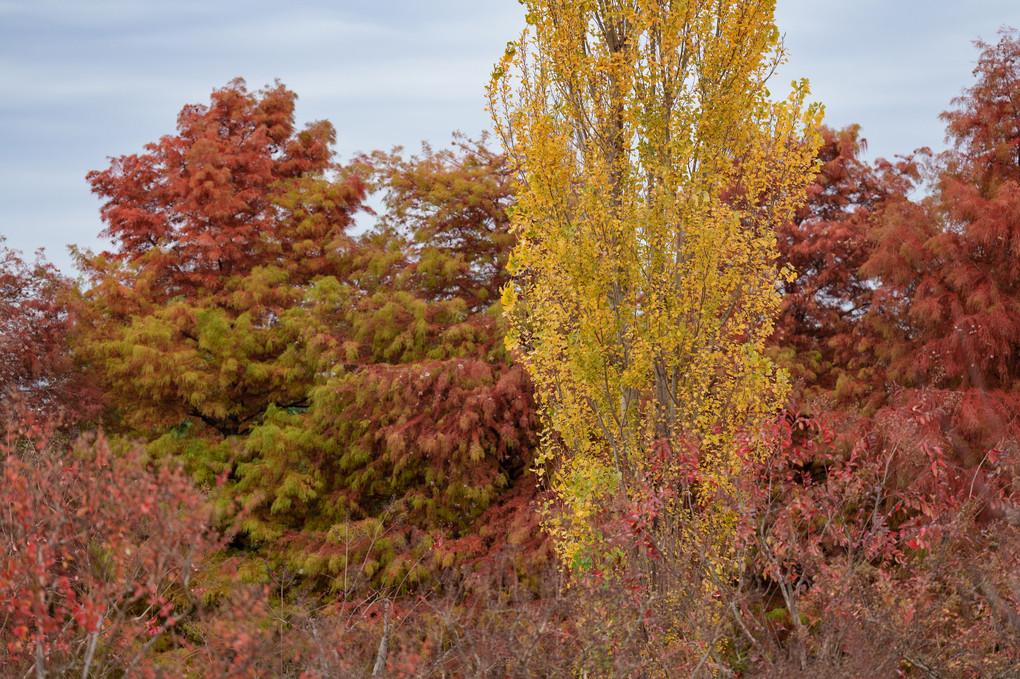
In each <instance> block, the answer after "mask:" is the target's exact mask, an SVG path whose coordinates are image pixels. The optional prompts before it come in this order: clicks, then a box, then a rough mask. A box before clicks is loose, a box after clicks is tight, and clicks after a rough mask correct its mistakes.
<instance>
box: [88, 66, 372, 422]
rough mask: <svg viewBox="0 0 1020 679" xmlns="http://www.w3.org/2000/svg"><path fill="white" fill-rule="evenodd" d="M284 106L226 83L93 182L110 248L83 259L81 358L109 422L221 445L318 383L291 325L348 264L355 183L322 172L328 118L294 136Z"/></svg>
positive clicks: (290, 105)
mask: <svg viewBox="0 0 1020 679" xmlns="http://www.w3.org/2000/svg"><path fill="white" fill-rule="evenodd" d="M295 99H296V96H295V95H294V94H293V93H292V92H290V91H289V90H287V89H286V88H285V87H284V86H283V85H281V84H279V83H277V85H276V86H275V87H272V88H269V89H266V90H263V91H261V92H258V93H249V92H248V91H247V89H246V88H245V84H244V82H243V81H242V80H235V81H233V82H231V83H230V84H228V85H227V86H226V87H224V88H222V89H219V90H216V91H214V92H213V94H212V101H211V103H210V105H208V106H202V105H193V106H187V107H185V108H184V109H183V110H182V111H181V114H180V116H179V117H178V132H177V134H176V135H168V136H165V137H163V138H162V139H161V140H160V141H159V142H158V143H154V144H149V145H148V146H147V147H146V149H147V151H146V153H144V154H141V155H129V156H122V157H120V158H117V159H114V160H113V161H112V162H111V166H110V168H109V169H107V170H104V171H102V172H98V171H97V172H92V173H90V174H89V176H88V178H89V181H90V182H91V184H92V188H93V191H94V192H95V193H96V194H98V195H99V196H100V197H102V198H104V199H105V201H106V202H105V203H104V205H103V208H102V215H103V219H104V221H105V222H106V224H107V228H106V230H105V231H104V232H103V235H105V236H107V237H109V238H111V239H113V240H114V242H115V244H116V246H117V247H116V248H115V249H114V250H113V251H112V252H104V253H101V254H99V255H94V254H92V253H90V252H85V253H81V254H80V256H79V264H80V265H81V266H82V268H83V269H84V270H85V271H86V272H87V274H88V276H89V278H90V279H91V282H92V284H93V286H92V288H91V289H89V290H88V291H87V292H86V299H87V301H88V311H89V317H88V323H87V324H85V325H84V326H83V327H82V337H81V342H80V347H81V352H82V354H83V355H84V356H86V357H88V359H89V360H90V361H91V363H92V365H93V366H94V367H95V368H96V371H97V372H98V374H100V375H101V376H102V378H103V381H104V382H105V386H106V389H107V393H108V395H109V400H110V404H111V406H112V408H113V413H112V414H111V417H110V418H108V423H109V424H115V423H116V424H117V426H119V427H121V428H128V429H130V430H132V431H134V432H136V433H141V434H142V435H145V436H148V437H152V436H154V435H158V434H159V433H163V432H165V431H166V430H167V429H168V428H171V427H177V428H180V427H192V428H193V429H194V430H195V431H198V430H205V431H209V432H212V434H213V436H214V437H221V438H222V437H228V436H233V435H236V434H240V433H243V432H245V431H247V430H248V429H249V428H250V427H251V426H252V425H253V424H254V423H255V421H256V419H257V418H258V417H259V416H260V415H261V414H262V413H263V412H264V411H265V409H266V408H267V407H268V406H269V404H271V403H276V404H278V405H280V406H281V407H288V406H297V405H301V404H302V403H304V401H305V399H306V397H307V392H308V388H309V387H310V386H311V384H312V383H313V382H314V380H315V375H314V369H313V367H312V366H311V365H309V364H308V363H307V362H305V361H304V356H303V354H302V352H300V351H299V349H298V347H297V344H296V343H297V341H298V339H299V338H300V337H301V336H302V329H301V327H300V326H299V325H295V323H294V322H293V316H294V314H295V313H298V311H299V310H298V309H297V307H299V306H300V304H301V302H302V297H303V295H304V294H305V291H306V290H307V288H308V287H309V286H310V285H311V283H312V281H313V280H314V279H316V278H317V277H320V276H324V275H334V274H338V273H340V272H341V271H343V269H344V267H345V266H346V264H345V262H346V261H347V259H348V257H349V249H350V247H351V243H352V241H351V239H350V237H349V236H348V235H347V234H346V229H347V228H348V227H349V226H350V225H351V224H352V223H353V218H352V215H353V213H354V212H355V211H356V210H358V209H359V208H360V207H361V202H362V200H363V199H364V196H365V186H364V182H363V181H362V179H361V178H360V177H359V176H358V175H356V174H353V173H349V172H346V171H344V170H343V168H341V167H339V166H338V165H337V164H336V163H335V162H334V160H333V157H332V149H331V145H332V143H333V141H334V132H333V128H332V126H331V125H330V124H329V123H328V122H325V121H320V122H316V123H311V124H309V125H308V126H307V127H306V128H305V129H304V130H303V131H298V130H297V129H296V128H295V124H294V102H295ZM182 432H183V430H180V429H178V431H177V434H181V433H182Z"/></svg>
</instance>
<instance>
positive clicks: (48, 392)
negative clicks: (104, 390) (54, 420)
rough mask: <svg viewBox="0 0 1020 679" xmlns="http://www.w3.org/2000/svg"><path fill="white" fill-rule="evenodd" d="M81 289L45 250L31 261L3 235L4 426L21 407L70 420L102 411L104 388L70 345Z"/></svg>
mask: <svg viewBox="0 0 1020 679" xmlns="http://www.w3.org/2000/svg"><path fill="white" fill-rule="evenodd" d="M76 295H77V289H76V288H75V286H74V282H73V281H71V280H70V279H69V278H67V277H66V276H62V275H61V274H60V272H58V271H57V270H56V269H55V268H54V267H53V265H52V264H49V263H48V262H46V261H45V260H44V259H43V258H42V253H41V252H40V253H38V254H37V256H36V260H35V262H34V264H28V263H26V262H25V261H24V260H23V259H22V258H21V256H20V253H18V252H17V251H15V250H11V249H9V248H8V247H6V245H5V244H4V239H3V238H2V237H0V403H2V406H0V428H2V427H6V426H7V425H8V422H7V420H10V419H11V418H14V417H15V416H16V415H17V413H18V412H23V411H19V410H18V408H28V409H30V410H31V411H33V412H34V413H35V416H38V417H41V418H42V419H47V418H51V417H58V418H60V419H62V420H63V421H64V423H65V424H67V425H71V424H74V423H76V422H80V421H83V420H86V421H87V420H92V419H94V418H96V417H97V416H98V414H99V410H100V407H101V396H100V394H99V391H98V389H97V388H96V385H95V384H94V383H92V382H91V381H90V380H88V378H87V377H86V376H85V375H84V374H83V373H82V371H81V370H80V369H79V368H78V366H76V365H75V363H74V361H73V359H72V356H71V353H70V350H69V347H68V342H69V336H70V334H71V331H72V329H73V327H74V324H75V321H76V318H77V313H76V311H77V309H76V305H75V304H74V301H75V297H76ZM12 404H16V405H17V406H18V408H14V407H11V406H12Z"/></svg>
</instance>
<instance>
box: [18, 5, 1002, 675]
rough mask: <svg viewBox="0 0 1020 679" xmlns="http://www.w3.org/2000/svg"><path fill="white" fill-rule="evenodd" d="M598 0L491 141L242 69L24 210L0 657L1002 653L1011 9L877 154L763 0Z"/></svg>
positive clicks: (197, 664)
mask: <svg viewBox="0 0 1020 679" xmlns="http://www.w3.org/2000/svg"><path fill="white" fill-rule="evenodd" d="M617 4H618V3H608V4H607V5H606V6H605V7H601V6H600V7H592V6H590V3H588V4H584V3H580V4H577V6H576V7H575V3H571V2H553V3H549V2H537V1H533V2H528V3H526V9H527V11H528V15H527V20H528V26H529V30H528V32H527V33H526V34H525V35H524V36H523V37H522V39H521V40H520V41H518V42H517V43H515V44H514V45H512V46H511V47H510V48H509V49H508V51H507V55H506V57H505V58H504V59H503V60H502V61H501V62H500V63H499V64H497V67H496V70H495V71H494V73H493V80H492V83H491V84H490V89H489V95H490V108H491V109H492V110H493V112H494V115H495V117H496V129H497V134H498V135H499V136H500V138H501V141H502V142H503V146H504V148H505V153H501V152H497V151H494V150H493V149H492V144H491V143H490V140H488V139H486V138H483V139H481V140H477V141H472V140H470V139H467V138H463V137H455V138H454V141H453V143H452V144H451V145H450V147H449V148H444V149H436V148H433V147H431V146H429V145H424V146H423V147H422V149H421V151H420V152H419V153H417V154H411V155H408V154H405V153H404V152H403V151H402V150H399V149H397V150H394V151H392V152H375V153H372V154H366V155H362V156H359V157H356V158H354V159H352V160H350V161H349V162H348V163H346V164H341V163H340V162H338V160H337V159H336V156H335V154H334V151H333V144H334V142H335V132H334V130H333V128H332V126H331V125H330V124H329V123H328V122H325V121H319V122H314V123H310V124H308V125H306V126H304V127H303V128H299V127H298V125H297V123H296V121H295V116H294V105H295V100H296V95H295V94H294V93H293V92H291V91H290V90H288V89H287V88H286V87H285V86H284V85H282V84H280V83H276V84H274V85H270V86H268V87H266V88H264V89H262V90H259V91H250V90H249V89H248V88H247V86H246V84H245V83H244V81H242V80H235V81H232V82H231V83H228V84H227V85H226V86H225V87H223V88H220V89H217V90H215V91H214V92H213V93H212V96H211V99H210V102H209V103H208V104H202V105H189V106H186V107H185V108H184V109H183V110H182V111H181V113H180V115H179V116H178V121H177V131H176V132H175V133H173V134H168V135H166V136H164V137H162V138H161V139H159V140H158V141H156V142H153V143H151V144H148V145H147V146H146V147H145V149H144V151H143V152H140V153H137V154H133V155H127V156H121V157H118V158H114V159H111V162H110V165H109V167H108V168H106V169H103V170H98V171H95V172H92V173H90V174H89V175H88V181H89V183H90V185H91V187H92V190H93V191H94V193H96V195H98V196H99V197H100V198H101V199H102V200H103V207H102V210H101V216H102V218H103V221H104V224H105V230H104V231H103V233H102V234H101V235H103V236H104V237H106V238H108V239H110V241H111V242H112V243H113V245H112V247H111V249H110V250H108V251H104V252H98V253H96V252H91V251H87V250H77V251H76V257H77V264H78V267H79V269H80V270H81V272H82V273H83V278H82V279H81V280H79V281H72V280H71V279H69V278H67V277H66V276H64V275H62V274H60V273H59V272H57V271H56V270H55V269H54V268H53V267H52V266H51V265H49V264H47V263H46V262H45V261H44V260H42V259H41V258H37V259H36V260H35V261H34V262H32V261H28V260H25V259H24V258H23V257H22V256H21V255H20V253H17V252H14V251H12V250H10V249H7V248H5V247H2V249H0V309H2V312H0V324H2V328H3V331H2V333H0V345H2V349H3V351H2V355H3V359H2V362H0V391H2V392H3V394H4V398H3V401H2V402H0V432H2V435H3V438H2V441H0V450H2V452H3V455H4V458H3V462H2V464H3V475H4V488H5V490H4V494H3V501H2V505H0V506H2V508H3V511H2V512H0V532H2V535H3V541H2V550H3V551H0V658H2V663H0V665H2V666H3V668H4V669H3V673H4V676H7V675H8V674H9V675H10V676H37V677H44V676H62V675H65V674H67V675H70V674H74V675H75V676H84V677H105V676H152V677H163V676H174V677H177V676H182V677H184V676H202V677H255V676H279V677H286V676H291V677H308V678H311V677H337V676H352V677H355V676H366V675H373V676H408V677H417V676H465V677H466V676H514V677H526V676H573V675H582V676H621V677H622V676H709V675H713V676H714V675H729V676H747V677H752V676H763V677H784V676H791V677H793V676H797V677H799V676H813V677H827V676H831V677H843V676H916V677H1009V676H1013V675H1012V673H1014V672H1015V668H1016V667H1017V665H1018V663H1020V569H1018V553H1017V552H1018V547H1020V509H1018V493H1020V485H1018V484H1020V473H1018V472H1020V470H1018V464H1020V457H1018V448H1017V446H1018V444H1017V441H1018V440H1020V437H1018V426H1020V425H1018V423H1017V416H1016V414H1017V412H1020V411H1018V405H1020V403H1018V401H1017V399H1018V393H1020V385H1018V383H1017V380H1016V373H1017V370H1018V365H1020V361H1018V356H1020V353H1018V348H1020V295H1018V293H1020V290H1018V285H1020V265H1018V262H1020V257H1018V255H1020V35H1018V34H1017V32H1016V31H1013V30H1004V31H1003V32H1002V33H1001V35H1000V39H999V41H998V42H997V43H994V44H988V43H981V42H979V43H977V45H978V49H979V50H980V57H979V60H978V62H977V67H976V69H975V71H974V75H975V81H974V83H973V85H972V86H971V87H970V88H968V89H967V90H965V91H964V92H963V93H962V94H961V96H960V97H959V98H957V99H955V100H954V101H953V102H952V105H951V107H950V108H949V110H947V111H946V113H944V114H943V120H944V121H945V123H946V134H947V139H948V140H949V141H950V142H951V144H952V145H951V148H950V149H949V150H948V151H946V152H944V153H940V154H935V153H932V152H930V151H928V150H926V149H921V150H919V151H915V152H914V153H912V154H909V155H906V156H901V157H898V158H897V159H895V160H893V161H888V160H884V159H880V160H878V161H876V162H874V163H868V162H865V161H864V160H862V159H861V153H862V150H863V147H864V144H865V142H864V139H863V137H862V133H861V130H860V129H859V128H858V127H856V126H851V127H848V128H845V129H842V130H835V129H830V128H827V127H825V126H824V125H823V124H822V121H821V111H820V109H819V108H817V107H813V106H811V105H809V104H807V103H806V98H807V88H806V85H805V84H803V83H802V84H798V85H796V86H795V87H794V88H793V91H792V93H791V94H790V96H789V97H788V98H786V99H785V100H781V101H779V102H778V103H777V102H776V101H775V100H774V99H773V98H772V97H771V95H770V93H768V91H767V90H766V89H765V88H766V82H767V76H768V74H769V72H770V69H771V66H772V64H773V63H774V60H775V59H778V58H780V57H781V43H780V42H779V40H778V33H777V32H776V30H775V26H774V25H773V23H772V17H771V9H769V3H758V2H751V1H750V0H743V1H734V2H728V3H722V4H721V5H720V6H722V5H725V7H726V12H723V13H720V12H715V11H714V10H713V11H712V12H708V11H707V10H706V9H705V8H700V9H697V10H695V9H691V10H690V11H688V12H687V14H684V13H682V12H679V11H677V10H672V11H667V10H666V9H664V8H663V7H662V6H661V3H655V2H651V1H650V0H649V1H647V2H646V1H644V0H642V1H641V2H635V3H622V4H619V7H617ZM692 7H694V5H692ZM373 193H381V195H382V196H383V202H382V205H383V208H382V210H381V211H380V213H379V214H377V215H374V219H375V225H374V226H373V227H372V228H371V229H369V230H367V231H364V232H362V233H358V232H357V230H356V229H355V228H354V224H355V217H356V216H357V215H359V214H365V213H370V212H371V210H370V209H369V208H368V206H367V205H368V204H367V202H366V201H367V198H368V196H369V195H371V194H373ZM369 216H373V215H369Z"/></svg>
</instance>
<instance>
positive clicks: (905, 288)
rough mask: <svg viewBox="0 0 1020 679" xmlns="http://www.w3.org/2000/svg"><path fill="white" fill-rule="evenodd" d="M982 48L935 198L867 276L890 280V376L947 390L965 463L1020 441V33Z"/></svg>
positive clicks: (900, 229)
mask: <svg viewBox="0 0 1020 679" xmlns="http://www.w3.org/2000/svg"><path fill="white" fill-rule="evenodd" d="M977 44H978V47H980V48H981V49H982V53H981V56H980V58H979V60H978V65H977V68H975V71H974V74H975V76H976V77H977V82H976V83H975V84H974V85H973V86H972V87H971V88H970V89H968V90H966V91H965V93H964V94H963V96H961V97H959V98H957V99H956V100H954V104H955V108H954V109H953V110H950V111H948V112H946V113H944V114H943V119H944V120H946V122H947V135H948V139H949V140H950V141H952V142H953V144H954V147H953V148H952V149H950V150H949V151H947V152H946V153H944V154H942V155H941V156H939V157H936V158H934V159H932V161H931V162H930V163H929V167H928V168H927V169H928V173H929V177H930V178H931V180H932V182H931V194H930V195H929V196H928V197H926V198H925V199H923V200H922V201H920V202H919V203H916V204H912V205H910V206H909V210H908V209H907V207H905V208H904V209H903V210H900V211H896V212H891V213H889V214H888V215H887V216H886V217H885V218H883V220H881V221H880V222H879V224H878V225H877V228H876V229H875V231H874V234H873V238H874V240H875V242H876V246H875V249H874V253H873V254H872V256H871V257H870V258H869V259H868V261H867V262H866V263H865V264H864V265H863V267H862V271H863V272H864V273H865V274H866V275H869V276H871V277H873V278H875V279H876V280H878V281H880V286H879V290H880V291H882V292H883V294H884V295H885V298H886V299H887V300H889V304H888V305H887V306H886V308H885V312H886V313H887V315H888V317H889V319H890V320H891V321H893V323H895V324H896V325H898V326H899V327H900V328H902V329H903V330H904V332H898V333H889V334H888V336H887V338H886V340H885V342H884V352H885V361H886V362H887V363H888V365H889V369H890V376H891V377H892V379H894V380H895V381H896V382H898V383H899V384H901V385H903V386H907V387H911V388H920V387H924V386H927V387H929V388H935V389H938V390H941V391H942V393H943V395H944V397H945V398H946V402H945V405H946V407H947V409H948V412H949V413H951V414H950V415H948V416H947V422H946V426H947V427H949V428H950V429H951V430H952V431H953V432H954V436H955V437H956V444H955V445H956V447H957V453H958V455H959V456H960V460H961V462H965V463H966V464H967V465H968V466H973V465H977V464H978V463H979V462H980V460H981V458H982V457H983V456H984V454H985V452H986V451H987V450H988V449H990V448H1001V447H1003V446H1012V445H1014V443H1012V442H1014V441H1016V440H1017V437H1018V435H1020V430H1018V429H1017V426H1016V423H1015V416H1014V413H1015V412H1016V408H1017V407H1018V405H1020V401H1018V393H1017V390H1016V383H1017V377H1018V376H1020V371H1018V367H1017V366H1018V356H1020V303H1018V301H1017V300H1018V295H1020V267H1018V265H1017V254H1018V253H1020V220H1018V218H1017V215H1018V214H1020V156H1018V152H1017V149H1018V147H1020V114H1018V111H1020V36H1018V34H1017V32H1016V31H1015V30H1011V31H1010V30H1007V31H1004V32H1003V34H1002V38H1001V40H1000V41H999V43H998V44H996V45H988V44H985V43H980V42H979V43H977Z"/></svg>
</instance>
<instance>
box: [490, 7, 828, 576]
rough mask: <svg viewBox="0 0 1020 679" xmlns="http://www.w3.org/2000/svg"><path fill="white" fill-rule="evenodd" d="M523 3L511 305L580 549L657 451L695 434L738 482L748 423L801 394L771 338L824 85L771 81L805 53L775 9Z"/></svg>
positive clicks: (510, 100) (502, 121)
mask: <svg viewBox="0 0 1020 679" xmlns="http://www.w3.org/2000/svg"><path fill="white" fill-rule="evenodd" d="M522 4H524V5H525V7H526V9H527V22H528V27H527V28H526V30H525V31H524V33H523V34H522V36H521V38H520V40H519V41H517V42H515V43H511V44H510V45H509V46H508V48H507V52H506V55H505V56H504V58H503V59H502V61H501V62H500V63H499V64H497V66H496V68H495V71H494V73H493V78H492V81H491V83H490V86H489V104H490V109H491V111H492V113H493V116H494V119H495V122H496V127H497V130H498V132H499V134H500V135H501V137H502V139H503V142H504V144H505V147H506V149H507V152H508V155H509V157H510V158H511V161H512V162H513V163H514V164H515V166H516V168H517V171H518V180H519V192H518V202H517V205H516V208H515V211H514V212H513V216H512V224H513V226H512V228H513V231H514V233H515V234H516V235H517V237H518V239H519V245H518V246H517V248H516V250H515V251H514V253H513V255H512V258H511V262H510V273H511V275H512V277H513V278H512V282H511V283H510V284H509V285H508V286H507V287H506V288H505V290H504V305H505V312H506V314H507V316H508V318H509V320H510V325H511V331H510V333H509V336H508V344H509V345H510V346H511V348H514V349H517V350H518V351H519V352H520V354H521V355H522V356H523V360H524V361H525V364H526V365H527V367H528V369H529V371H530V372H531V375H532V377H533V378H534V380H535V382H536V385H537V387H538V391H539V394H540V398H541V399H542V401H541V403H542V405H543V408H544V412H545V416H546V418H547V419H546V421H547V423H548V429H547V431H546V433H545V436H544V443H543V453H542V454H543V460H545V461H553V462H554V464H553V465H552V468H554V469H555V470H556V471H555V476H554V478H553V480H552V482H551V485H552V488H553V490H554V491H555V492H556V493H557V495H558V496H559V498H560V499H561V500H562V503H563V506H564V508H565V511H564V512H563V513H562V514H561V515H559V517H558V518H553V519H552V520H551V521H550V526H551V529H552V530H553V532H554V535H556V536H557V541H558V543H559V545H560V548H561V553H562V555H563V556H564V558H566V559H567V560H568V561H569V560H574V561H575V562H576V561H577V559H578V558H579V555H581V554H582V553H583V552H584V551H585V550H584V547H585V546H586V545H591V544H592V543H593V542H595V541H596V540H597V539H598V532H597V530H596V528H595V527H594V523H593V514H594V512H595V511H596V509H597V508H598V507H600V506H603V503H604V502H605V501H606V500H608V499H609V498H610V497H613V496H616V494H617V493H621V492H622V493H627V492H628V491H629V490H630V489H631V488H633V487H634V484H635V482H636V480H638V479H641V478H644V476H645V474H646V472H647V471H648V466H649V461H650V459H651V458H652V457H653V452H655V453H656V454H660V453H661V452H662V451H667V453H666V457H667V458H668V457H669V455H675V454H676V452H677V451H680V450H682V449H684V448H690V447H692V446H696V447H697V449H698V450H699V460H700V461H699V463H698V464H699V466H700V469H701V471H702V472H703V473H706V474H707V475H708V477H710V478H711V479H714V480H715V481H716V482H717V485H726V484H727V483H729V482H728V481H727V479H729V478H731V477H732V474H733V472H734V471H736V470H737V469H736V468H737V467H738V466H739V463H738V462H737V458H736V455H735V453H734V447H735V442H736V440H737V437H738V435H739V434H740V432H741V431H747V430H748V429H753V427H754V426H755V424H756V423H758V422H760V421H761V420H762V418H763V416H765V415H766V414H767V413H770V412H774V411H775V410H776V409H777V407H779V406H781V405H782V402H783V398H784V395H785V392H786V388H787V387H786V381H785V376H784V375H783V374H782V373H781V371H779V370H778V369H777V367H776V366H774V365H773V364H772V363H771V362H770V361H769V360H768V359H767V358H766V357H765V354H764V351H763V349H764V341H765V338H766V337H768V335H769V333H770V332H771V330H772V323H773V317H774V314H775V312H776V310H777V304H778V301H779V299H778V297H779V293H778V279H779V277H780V276H783V275H792V274H790V273H789V272H786V271H777V269H776V265H775V260H776V239H775V235H774V227H775V226H776V225H777V224H780V223H782V222H784V221H785V220H787V219H789V218H790V217H791V215H792V211H793V209H794V208H795V207H796V206H797V205H798V204H799V203H800V202H801V201H802V200H803V194H804V189H805V187H806V185H807V183H808V182H809V181H810V180H811V178H812V175H813V157H814V154H815V151H816V148H817V145H818V142H819V137H818V134H817V132H816V129H817V126H818V125H819V124H820V120H821V113H822V111H821V107H820V106H818V105H808V104H807V103H805V97H806V95H807V93H808V88H807V84H806V82H804V81H801V82H799V83H794V84H793V87H792V91H791V93H790V94H789V95H788V96H787V97H786V98H785V99H783V100H780V101H777V100H774V99H773V98H772V96H771V94H770V92H769V90H768V89H767V87H766V82H767V80H768V79H769V76H770V75H771V74H772V73H773V72H774V70H775V68H776V67H777V65H779V64H780V63H782V61H783V59H784V51H783V47H782V43H781V40H780V35H779V32H778V30H777V29H776V26H775V24H774V20H773V12H774V8H775V1H774V0H688V1H684V0H522ZM704 502H705V500H704V499H702V504H704ZM676 513H677V514H679V513H680V512H679V510H678V511H677V512H676ZM704 517H709V518H704ZM704 517H702V518H700V519H698V520H699V521H712V522H714V523H715V524H716V525H715V526H714V530H716V531H718V530H720V529H724V526H722V525H719V524H720V522H721V523H723V524H725V523H726V521H727V520H726V518H725V512H721V511H717V512H713V511H710V510H709V509H706V510H705V511H704ZM664 519H668V517H664ZM679 521H681V519H680V518H679V517H677V516H674V517H673V519H672V527H670V528H666V526H667V524H670V523H671V521H670V520H664V521H662V522H660V529H661V530H668V531H671V532H672V533H674V534H676V533H677V532H682V531H683V528H682V527H679V526H678V522H679ZM676 548H677V549H682V547H680V546H679V545H677V546H676Z"/></svg>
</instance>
